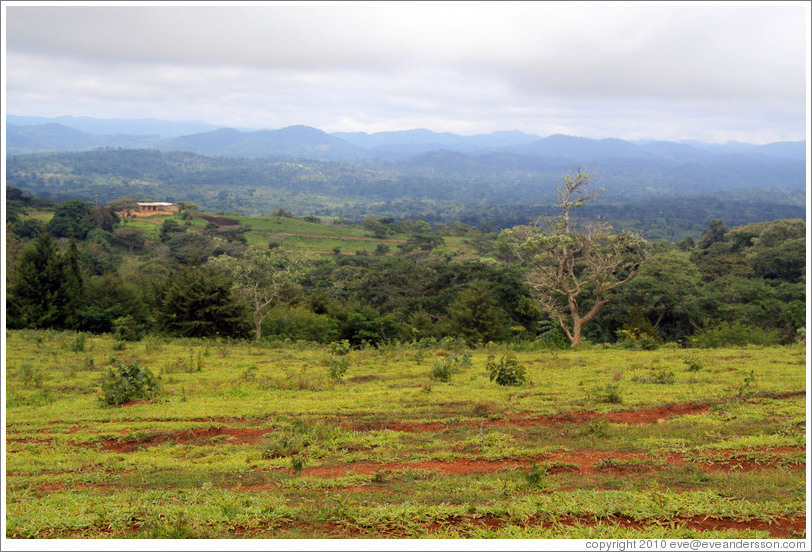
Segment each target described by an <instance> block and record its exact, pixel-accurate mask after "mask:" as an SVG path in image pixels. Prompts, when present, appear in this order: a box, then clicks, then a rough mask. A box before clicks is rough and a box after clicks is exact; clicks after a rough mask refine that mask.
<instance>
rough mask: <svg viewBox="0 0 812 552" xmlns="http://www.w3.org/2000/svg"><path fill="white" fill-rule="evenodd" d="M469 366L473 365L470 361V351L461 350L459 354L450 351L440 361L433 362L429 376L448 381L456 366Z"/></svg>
mask: <svg viewBox="0 0 812 552" xmlns="http://www.w3.org/2000/svg"><path fill="white" fill-rule="evenodd" d="M471 366H473V362H471V353H469V352H468V351H465V352H463V353H462V355H460V356H457V355H455V354H454V353H451V354H450V355H448V356H447V357H445V359H444V360H443V361H442V362H435V363H434V367H433V368H432V369H431V377H432V378H434V379H435V380H437V381H449V380H450V379H451V374H453V373H454V372H455V371H456V370H457V369H458V368H466V367H467V368H470V367H471Z"/></svg>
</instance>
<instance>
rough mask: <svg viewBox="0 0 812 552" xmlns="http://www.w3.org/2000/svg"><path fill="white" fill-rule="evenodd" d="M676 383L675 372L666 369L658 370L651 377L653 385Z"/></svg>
mask: <svg viewBox="0 0 812 552" xmlns="http://www.w3.org/2000/svg"><path fill="white" fill-rule="evenodd" d="M675 381H676V379H675V378H674V372H672V371H671V370H666V369H665V368H662V369H660V370H657V372H656V373H655V374H654V375H653V376H651V383H656V384H659V385H672V384H673V383H674V382H675Z"/></svg>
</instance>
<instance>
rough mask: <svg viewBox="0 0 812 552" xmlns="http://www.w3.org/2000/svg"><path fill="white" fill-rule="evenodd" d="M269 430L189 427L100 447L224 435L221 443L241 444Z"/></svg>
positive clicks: (204, 440) (127, 448)
mask: <svg viewBox="0 0 812 552" xmlns="http://www.w3.org/2000/svg"><path fill="white" fill-rule="evenodd" d="M271 431H272V430H271V429H268V428H240V429H238V428H227V427H209V428H198V429H190V430H186V431H174V432H167V433H155V434H147V435H145V436H143V437H139V436H138V435H137V434H131V435H130V437H129V438H125V439H124V440H118V439H108V440H106V441H102V442H101V448H102V449H103V450H108V451H112V452H132V451H134V450H137V449H139V448H146V447H152V446H155V445H159V444H161V443H166V442H171V443H174V444H177V445H186V444H198V445H203V444H210V443H211V441H212V439H214V438H216V437H221V436H225V437H224V438H223V439H222V441H219V442H221V443H224V444H233V445H242V444H246V443H253V442H256V441H257V440H259V439H260V438H262V437H263V436H264V435H265V434H267V433H270V432H271Z"/></svg>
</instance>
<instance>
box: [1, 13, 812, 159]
mask: <svg viewBox="0 0 812 552" xmlns="http://www.w3.org/2000/svg"><path fill="white" fill-rule="evenodd" d="M3 9H4V14H3V21H4V25H5V29H4V36H3V39H4V52H3V53H4V56H5V60H4V63H3V71H4V72H5V74H4V75H3V77H4V78H3V82H4V87H5V90H4V92H5V93H4V103H5V105H4V110H5V111H4V112H5V113H9V114H14V115H27V116H45V117H56V116H62V115H71V116H90V117H98V118H130V119H132V118H157V119H168V120H194V121H203V122H207V123H210V124H214V125H218V126H229V127H235V128H245V129H259V128H266V129H276V128H282V127H286V126H290V125H300V124H301V125H308V126H313V127H317V128H320V129H321V130H324V131H325V132H339V131H341V132H355V131H364V132H380V131H393V130H408V129H414V128H428V129H430V130H434V131H437V132H455V133H458V134H479V133H489V132H494V131H505V130H521V131H524V132H527V133H530V134H537V135H540V136H548V135H551V134H557V133H561V134H569V135H574V136H583V137H588V138H609V137H613V138H622V139H628V140H635V139H658V140H700V141H704V142H724V141H728V140H738V141H742V142H750V143H768V142H775V141H785V140H803V139H806V138H807V132H808V129H807V124H808V114H807V105H808V98H809V92H808V87H809V54H810V3H809V2H785V3H781V2H760V3H749V2H745V3H741V2H739V3H737V2H721V3H701V2H689V3H669V2H654V3H643V2H630V3H616V2H596V3H591V2H516V3H513V2H504V1H503V2H448V3H445V2H381V3H378V2H360V3H353V2H348V3H345V2H296V3H294V2H272V3H262V2H247V3H243V4H240V3H235V2H229V3H227V4H217V3H214V4H212V3H209V4H206V5H201V4H195V3H177V4H171V3H167V2H160V3H154V2H153V3H149V2H131V3H115V2H113V3H107V4H98V3H90V4H88V3H85V4H74V5H72V4H66V3H64V2H60V3H51V4H49V3H45V2H4V4H3Z"/></svg>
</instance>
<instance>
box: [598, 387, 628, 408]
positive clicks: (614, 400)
mask: <svg viewBox="0 0 812 552" xmlns="http://www.w3.org/2000/svg"><path fill="white" fill-rule="evenodd" d="M595 398H596V399H597V401H598V402H602V403H609V404H621V403H622V402H623V393H622V391H621V389H620V386H619V385H616V384H611V383H610V384H607V385H605V386H603V387H598V388H597V389H595Z"/></svg>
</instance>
